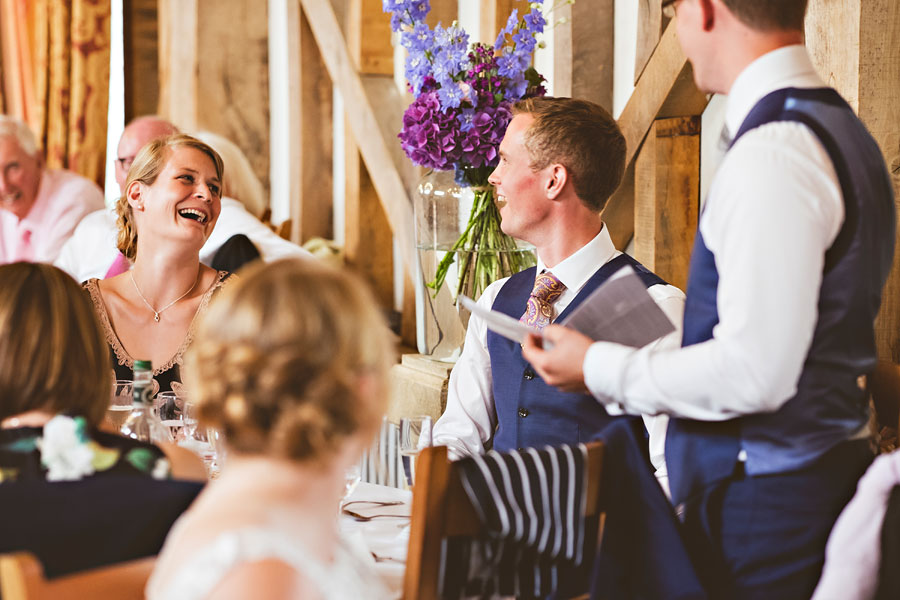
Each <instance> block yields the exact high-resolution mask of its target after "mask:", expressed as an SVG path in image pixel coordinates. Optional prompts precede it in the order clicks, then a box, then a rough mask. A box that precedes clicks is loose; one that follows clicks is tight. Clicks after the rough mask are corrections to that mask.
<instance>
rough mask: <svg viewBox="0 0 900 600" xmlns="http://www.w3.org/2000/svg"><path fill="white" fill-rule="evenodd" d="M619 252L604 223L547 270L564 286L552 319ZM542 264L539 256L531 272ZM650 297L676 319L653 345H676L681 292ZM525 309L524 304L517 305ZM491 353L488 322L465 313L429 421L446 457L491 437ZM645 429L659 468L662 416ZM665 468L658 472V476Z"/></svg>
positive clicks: (491, 294) (659, 288) (490, 298)
mask: <svg viewBox="0 0 900 600" xmlns="http://www.w3.org/2000/svg"><path fill="white" fill-rule="evenodd" d="M620 254H621V252H619V251H618V250H616V248H615V246H613V243H612V240H611V239H610V237H609V232H608V230H607V228H606V226H605V225H604V227H603V229H602V230H601V231H600V233H598V234H597V236H596V237H595V238H594V239H593V240H591V241H590V242H588V243H587V244H586V245H584V246H582V247H581V249H579V250H578V251H577V252H575V253H574V254H572V255H571V256H569V257H568V258H566V259H565V260H563V261H562V262H560V263H559V264H557V265H556V266H554V267H553V268H552V269H548V270H549V271H550V272H551V273H553V275H555V276H556V277H557V278H558V279H559V280H560V281H561V282H562V283H563V284H565V286H566V289H565V290H564V291H563V293H562V294H561V295H560V296H559V299H558V300H556V302H554V303H553V305H552V306H553V318H554V319H555V318H556V317H557V316H558V315H559V314H560V313H562V312H563V311H565V309H566V307H567V306H569V304H570V303H571V302H572V300H574V299H575V297H576V296H578V293H579V292H580V291H581V289H582V288H583V287H584V284H585V283H587V281H588V279H590V278H591V277H592V276H593V275H594V273H596V272H597V270H598V269H600V267H602V266H603V265H605V264H606V263H607V262H609V261H610V260H612V259H614V258H616V257H617V256H619V255H620ZM544 269H545V267H544V264H543V262H542V261H541V259H540V256H538V265H537V270H536V273H541V272H543V271H544ZM507 279H508V278H506V279H500V280H498V281H495V282H493V283H492V284H490V285H489V286H488V287H487V288H486V289H485V290H484V293H482V295H481V297H480V298H479V299H478V304H479V305H480V306H482V307H483V308H487V309H490V308H491V307H492V306H493V304H494V300H495V299H496V298H497V294H498V293H499V292H500V288H502V287H503V285H504V284H505V283H506V281H507ZM648 292H649V293H650V296H651V297H652V298H653V299H654V300H655V301H656V302H657V304H659V306H660V308H662V310H663V312H665V313H666V315H667V316H668V317H669V319H671V320H672V322H673V323H675V324H676V328H677V331H675V332H673V333H671V334H669V335H667V336H666V337H664V338H661V339H660V340H657V341H656V342H654V343H653V344H651V345H652V346H661V347H676V346H678V345H679V344H680V343H681V323H682V316H683V314H684V294H683V293H682V292H681V290H679V289H678V288H676V287H674V286H671V285H654V286H651V287H650V288H648ZM522 312H525V306H522ZM491 381H492V380H491V357H490V354H489V353H488V349H487V325H486V324H485V322H484V320H483V319H481V318H479V317H478V316H476V315H474V314H473V315H472V316H471V317H470V318H469V325H468V329H467V331H466V341H465V346H464V347H463V351H462V355H461V356H460V357H459V360H458V361H457V362H456V365H455V366H454V367H453V371H451V373H450V384H449V388H448V390H447V408H446V410H445V411H444V414H443V415H442V416H441V418H440V419H438V421H437V423H435V425H434V434H433V443H434V444H435V445H438V446H447V447H448V453H449V455H450V458H451V459H454V460H456V459H458V458H461V457H463V456H468V455H473V454H481V453H483V452H484V445H485V444H486V443H487V442H488V441H489V440H491V438H493V436H494V430H495V429H496V427H497V413H496V411H495V410H494V393H493V389H492V387H491ZM646 424H647V429H648V431H649V432H650V446H651V448H650V454H651V460H652V462H653V464H654V467H655V468H657V470H658V471H659V469H660V468H663V469H664V464H663V462H664V458H663V450H664V447H665V431H666V424H667V419H666V418H663V419H655V420H647V421H646ZM664 473H665V471H664V470H663V471H659V472H658V476H661V475H663V474H664Z"/></svg>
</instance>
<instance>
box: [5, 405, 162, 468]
mask: <svg viewBox="0 0 900 600" xmlns="http://www.w3.org/2000/svg"><path fill="white" fill-rule="evenodd" d="M107 473H109V474H116V475H128V474H133V475H138V476H146V477H153V478H155V479H169V478H171V467H170V465H169V461H168V459H167V458H166V457H165V455H164V454H163V452H162V450H160V449H159V448H157V447H156V446H154V445H153V444H147V443H145V442H139V441H137V440H132V439H129V438H126V437H122V436H119V435H114V434H110V433H104V432H102V431H98V430H96V429H91V428H89V427H88V425H87V422H86V421H85V419H84V418H83V417H69V416H65V415H57V416H55V417H53V418H52V419H50V421H48V422H47V424H46V425H44V426H43V427H18V428H14V429H0V485H2V484H3V483H9V482H16V481H23V482H24V481H35V480H40V479H46V480H47V481H75V480H80V479H85V478H88V477H96V476H100V475H104V474H107Z"/></svg>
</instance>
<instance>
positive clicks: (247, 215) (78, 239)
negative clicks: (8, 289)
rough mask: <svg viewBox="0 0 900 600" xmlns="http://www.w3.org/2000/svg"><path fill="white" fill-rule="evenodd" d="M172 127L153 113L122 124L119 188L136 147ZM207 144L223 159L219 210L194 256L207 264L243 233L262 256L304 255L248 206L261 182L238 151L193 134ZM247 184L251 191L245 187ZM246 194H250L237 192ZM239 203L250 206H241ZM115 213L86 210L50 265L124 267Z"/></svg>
mask: <svg viewBox="0 0 900 600" xmlns="http://www.w3.org/2000/svg"><path fill="white" fill-rule="evenodd" d="M177 132H178V128H177V127H175V125H173V124H172V123H170V122H169V121H166V120H165V119H163V118H161V117H158V116H154V115H145V116H142V117H137V118H136V119H134V120H133V121H131V122H130V123H129V124H128V125H126V126H125V130H124V131H123V132H122V137H121V138H119V145H118V147H117V151H116V159H115V169H116V183H118V184H119V190H120V192H122V193H124V189H123V188H124V186H125V179H126V177H127V176H128V170H129V169H130V168H131V163H132V161H133V160H134V157H135V156H136V155H137V153H138V151H140V149H141V148H143V147H144V145H145V144H147V143H148V142H150V141H152V140H154V139H156V138H159V137H163V136H167V135H171V134H173V133H177ZM198 137H201V138H203V139H204V140H205V141H206V142H207V143H209V144H210V145H211V146H213V147H214V148H215V150H216V152H218V153H219V154H220V155H221V156H222V160H223V161H225V182H224V183H225V190H224V192H225V195H224V196H223V197H222V212H221V214H220V215H219V220H218V222H217V223H216V227H215V229H214V230H213V233H212V234H211V235H210V237H209V239H208V240H207V241H206V244H205V245H204V246H203V248H202V249H201V251H200V261H201V262H203V263H204V264H209V265H212V263H213V261H214V259H215V256H216V253H217V252H218V251H219V250H220V248H221V247H222V246H223V245H225V244H227V243H232V244H233V243H234V242H233V239H234V238H235V236H246V237H245V238H244V243H245V244H247V245H250V244H252V246H253V247H254V248H255V250H256V251H258V253H259V255H260V256H261V257H262V258H263V259H264V260H269V261H271V260H275V259H277V258H284V257H288V256H303V257H308V256H310V254H309V253H308V252H307V251H306V250H304V249H303V248H301V247H299V246H297V245H296V244H292V243H291V242H288V241H286V240H283V239H281V238H280V237H279V236H278V235H276V234H275V233H274V232H272V230H271V229H269V228H268V227H267V226H266V225H265V224H264V223H262V222H261V221H260V220H259V219H258V218H257V217H258V213H257V214H254V213H252V212H250V210H261V207H262V208H264V207H265V204H266V202H265V198H264V196H263V192H262V185H261V184H260V183H259V181H258V180H257V179H256V176H255V175H254V174H253V172H252V169H251V168H250V165H249V163H248V162H247V160H246V158H245V157H244V156H243V154H242V153H241V151H240V150H239V149H238V148H237V146H235V145H234V144H232V143H231V142H229V141H228V140H225V139H224V138H221V137H219V136H211V135H206V136H205V137H204V134H199V135H198ZM251 190H252V192H251ZM248 195H251V196H253V198H252V199H251V198H246V197H242V196H248ZM245 205H246V206H248V207H249V208H250V210H248V208H245ZM116 234H117V226H116V214H115V211H114V210H112V209H108V210H107V209H104V210H98V211H96V212H94V213H91V214H90V215H88V216H87V217H85V218H84V220H83V221H82V222H81V224H80V225H79V226H78V228H77V229H76V230H75V233H74V235H73V236H72V238H71V239H70V240H69V241H68V242H67V243H66V245H65V246H64V247H63V249H62V251H61V252H60V254H59V259H58V260H57V261H56V266H57V267H59V268H61V269H63V270H64V271H66V272H68V273H69V274H70V275H72V277H74V278H75V279H77V280H78V281H85V280H87V279H90V278H93V277H97V278H104V277H110V276H112V275H116V274H118V273H121V272H122V271H124V270H127V269H128V268H129V267H130V265H129V264H128V262H127V260H126V259H125V257H124V256H122V255H121V254H120V253H119V252H118V250H117V249H116Z"/></svg>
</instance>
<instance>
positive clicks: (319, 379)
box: [185, 259, 393, 463]
mask: <svg viewBox="0 0 900 600" xmlns="http://www.w3.org/2000/svg"><path fill="white" fill-rule="evenodd" d="M390 340H391V337H390V333H389V331H388V329H387V326H386V324H385V322H384V318H383V316H382V315H381V312H380V311H379V310H378V308H377V306H376V304H375V300H374V298H373V296H372V294H371V293H370V292H369V291H368V289H367V287H366V285H365V284H364V283H363V282H362V281H361V280H360V279H359V278H358V277H356V276H354V275H352V274H350V273H348V272H345V271H339V270H337V269H333V268H330V267H327V266H324V265H319V264H316V263H315V261H309V260H301V259H284V260H280V261H276V262H273V263H268V264H266V263H261V262H260V263H257V264H254V265H252V266H249V267H248V268H247V269H246V270H244V271H242V272H241V277H240V279H239V280H238V281H237V282H236V283H234V284H232V285H230V286H228V287H227V288H226V289H224V290H223V291H222V292H221V294H220V296H219V297H217V298H216V299H215V301H214V302H213V303H212V304H211V305H210V308H209V310H208V311H207V312H206V314H205V315H203V317H202V320H201V322H200V325H199V327H198V332H197V335H196V337H195V338H194V343H193V345H192V346H191V348H190V350H189V351H188V354H187V357H186V364H185V378H186V382H187V385H188V388H189V389H190V390H191V395H192V396H193V397H194V398H196V400H197V402H198V404H199V418H200V420H201V421H202V422H204V423H205V424H206V425H208V426H212V427H215V428H217V429H219V430H220V431H223V432H224V434H225V439H226V440H227V443H228V446H229V448H230V449H232V450H234V451H237V452H240V453H243V454H257V455H266V456H271V457H276V458H285V459H290V460H296V461H301V462H309V463H321V462H323V460H324V459H325V458H327V457H328V456H333V455H334V454H335V453H336V452H337V450H338V449H339V448H340V447H341V445H342V444H343V443H344V442H345V441H346V440H347V439H348V438H350V437H351V436H353V435H354V434H356V433H359V432H362V433H366V434H371V435H374V433H375V431H376V430H377V427H378V425H379V424H380V422H381V415H383V414H384V411H385V403H386V396H387V394H386V392H385V387H386V384H387V369H388V367H389V365H390V361H391V357H392V355H393V349H392V347H391V341H390ZM365 378H372V380H371V381H372V382H374V383H375V384H376V385H375V386H373V389H374V390H377V391H376V392H375V393H374V395H375V396H376V397H366V396H365V395H364V393H363V392H362V389H363V387H364V386H363V385H362V383H363V381H364V379H365Z"/></svg>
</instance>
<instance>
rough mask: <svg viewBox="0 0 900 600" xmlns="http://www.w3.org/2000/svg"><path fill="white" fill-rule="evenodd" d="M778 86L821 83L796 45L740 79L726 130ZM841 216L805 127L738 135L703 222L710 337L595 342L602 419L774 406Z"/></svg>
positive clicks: (788, 376) (794, 369)
mask: <svg viewBox="0 0 900 600" xmlns="http://www.w3.org/2000/svg"><path fill="white" fill-rule="evenodd" d="M786 87H797V88H813V87H824V83H823V82H822V81H821V80H820V79H819V77H818V76H817V75H816V73H815V71H814V69H813V66H812V63H811V62H810V60H809V57H808V55H807V53H806V49H805V48H804V47H803V46H789V47H785V48H780V49H778V50H775V51H774V52H771V53H769V54H766V55H765V56H762V57H761V58H759V59H757V60H756V61H755V62H753V63H752V64H751V65H750V66H748V67H747V68H746V69H745V70H744V71H743V72H742V73H741V75H740V76H739V77H738V79H737V80H736V81H735V83H734V86H733V87H732V89H731V94H730V96H729V99H728V106H727V112H726V124H727V126H728V129H729V130H730V131H731V132H735V133H736V132H737V131H738V130H739V128H740V126H741V123H742V122H743V121H744V118H745V117H746V116H747V115H748V113H749V112H750V110H751V109H752V108H753V106H754V105H755V104H756V103H757V102H758V101H759V100H760V99H762V98H763V97H764V96H766V95H767V94H769V93H770V92H773V91H775V90H778V89H782V88H786ZM843 219H844V205H843V201H842V196H841V188H840V184H839V183H838V179H837V174H836V173H835V170H834V167H833V165H832V163H831V160H830V159H829V157H828V154H827V153H826V151H825V149H824V147H823V146H822V144H821V143H820V142H819V140H818V139H817V138H816V136H815V135H814V134H813V133H812V131H811V130H809V129H808V128H807V127H806V126H805V125H801V124H799V123H793V122H776V123H769V124H767V125H764V126H762V127H759V128H757V129H754V130H753V131H750V132H748V133H747V134H746V135H744V136H742V137H741V138H740V140H738V142H737V143H736V144H735V145H734V146H733V148H732V149H731V151H730V152H728V153H727V154H726V155H725V157H724V158H723V161H722V164H721V167H720V168H719V171H718V172H717V173H716V176H715V178H714V180H713V183H712V187H711V189H710V195H709V198H708V200H707V202H706V206H705V208H704V210H703V213H702V214H701V216H700V231H701V232H702V234H703V239H704V241H705V242H706V246H707V247H708V248H709V250H710V251H711V252H713V253H714V254H715V258H716V268H717V270H718V273H719V284H718V295H717V298H716V302H717V308H718V313H719V323H718V325H716V326H715V328H714V329H713V338H712V339H711V340H708V341H706V342H703V343H700V344H696V345H693V346H689V347H687V348H679V349H675V350H668V351H660V349H659V348H658V347H657V348H643V349H640V350H635V349H632V348H626V347H624V346H620V345H617V344H610V343H595V344H593V345H592V346H591V348H590V350H589V351H588V353H587V355H586V356H585V360H584V372H585V380H586V383H587V385H588V387H589V388H590V390H591V392H592V393H593V394H594V395H595V396H596V397H597V398H600V399H603V400H602V401H604V402H605V403H608V404H607V410H608V411H609V412H610V413H613V412H615V411H616V410H626V411H628V412H631V413H635V414H637V413H649V414H659V413H667V414H670V415H675V416H680V417H688V418H693V419H700V420H707V421H715V420H724V419H729V418H732V417H735V416H738V415H743V414H751V413H758V412H771V411H775V410H777V409H778V408H779V407H780V406H781V405H782V404H784V402H786V401H787V400H789V399H790V398H791V397H793V395H794V393H795V391H796V384H797V381H798V379H799V376H800V372H801V369H802V367H803V362H804V360H805V358H806V354H807V352H808V350H809V346H810V344H811V342H812V336H813V331H814V329H815V326H816V318H817V310H816V306H817V303H818V295H819V287H820V284H821V281H822V270H823V265H824V256H825V251H826V250H827V249H828V247H829V246H831V244H832V243H833V241H834V239H835V237H836V236H837V234H838V231H839V230H840V228H841V224H842V223H843ZM601 365H602V367H603V368H599V367H600V366H601ZM610 398H612V399H613V400H614V401H615V403H618V406H617V405H616V404H615V403H610V402H611V401H610V400H609V399H610Z"/></svg>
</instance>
